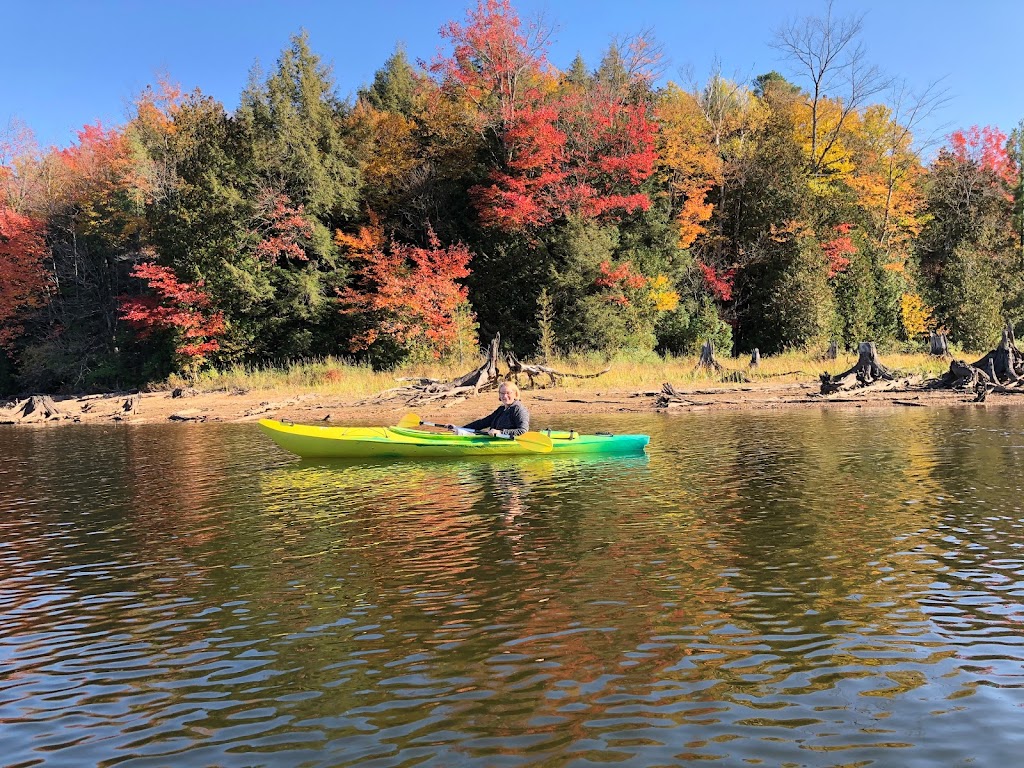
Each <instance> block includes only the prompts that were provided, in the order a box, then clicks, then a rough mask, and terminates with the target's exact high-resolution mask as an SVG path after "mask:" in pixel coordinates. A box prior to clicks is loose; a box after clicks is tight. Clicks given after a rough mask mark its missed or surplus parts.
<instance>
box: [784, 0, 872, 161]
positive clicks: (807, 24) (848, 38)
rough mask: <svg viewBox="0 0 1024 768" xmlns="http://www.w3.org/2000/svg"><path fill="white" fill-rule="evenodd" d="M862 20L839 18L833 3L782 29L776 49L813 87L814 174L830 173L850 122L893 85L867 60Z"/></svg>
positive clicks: (810, 105)
mask: <svg viewBox="0 0 1024 768" xmlns="http://www.w3.org/2000/svg"><path fill="white" fill-rule="evenodd" d="M863 26H864V17H863V14H861V15H859V16H848V17H836V16H834V15H833V0H827V3H826V6H825V13H824V15H822V16H807V17H805V18H803V19H799V20H794V21H792V22H790V23H789V24H786V25H784V26H782V27H780V28H779V29H778V30H777V31H776V34H775V42H774V44H775V46H776V47H777V48H778V49H779V50H780V51H782V53H783V54H784V55H785V56H786V57H787V58H788V59H789V60H790V61H791V62H792V63H793V66H794V70H795V71H796V72H797V73H799V75H800V76H801V77H802V78H805V79H806V81H807V82H808V84H809V86H810V87H809V89H808V92H807V96H806V102H805V103H806V104H807V107H808V108H809V110H810V120H809V126H808V128H807V136H808V147H807V164H808V167H809V169H810V171H811V173H812V175H815V176H818V175H823V174H827V173H829V172H830V171H831V170H832V168H831V166H832V163H833V161H834V158H835V153H834V150H835V148H836V144H837V142H839V141H840V139H841V136H842V133H843V128H844V126H845V124H846V121H847V120H848V119H849V118H850V116H851V115H854V114H855V113H856V112H857V110H859V109H860V108H861V107H863V106H865V105H866V104H867V100H868V99H870V98H871V97H872V96H874V95H876V94H878V93H880V92H881V91H883V90H884V89H885V88H886V87H887V86H888V84H889V81H888V80H887V79H886V78H885V77H884V76H883V75H882V74H881V72H880V71H879V70H878V68H877V67H876V66H875V65H873V64H871V63H870V62H869V61H868V60H867V53H866V51H865V48H864V45H863V43H862V42H861V41H860V36H861V32H862V31H863Z"/></svg>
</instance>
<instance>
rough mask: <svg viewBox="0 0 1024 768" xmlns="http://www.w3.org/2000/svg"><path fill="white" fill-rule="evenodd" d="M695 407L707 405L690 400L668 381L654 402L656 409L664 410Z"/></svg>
mask: <svg viewBox="0 0 1024 768" xmlns="http://www.w3.org/2000/svg"><path fill="white" fill-rule="evenodd" d="M693 405H706V403H698V402H696V401H694V400H690V399H689V398H688V397H687V396H686V394H685V393H683V392H680V391H679V390H678V389H676V388H675V387H673V386H672V385H671V384H670V383H668V382H667V381H666V382H665V383H664V384H662V385H661V392H659V393H658V395H657V399H656V400H655V401H654V407H655V408H662V409H668V408H685V407H687V406H693Z"/></svg>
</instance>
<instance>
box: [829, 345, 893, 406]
mask: <svg viewBox="0 0 1024 768" xmlns="http://www.w3.org/2000/svg"><path fill="white" fill-rule="evenodd" d="M896 379H897V374H896V372H895V371H892V370H890V369H889V368H887V367H886V366H884V365H883V364H882V361H881V360H879V359H878V350H877V349H876V348H875V343H874V342H873V341H862V342H861V343H860V346H859V347H858V356H857V362H856V363H855V364H854V366H853V367H852V368H850V369H849V370H848V371H843V372H842V373H838V374H836V375H835V376H830V375H829V374H827V373H823V374H821V394H823V395H831V394H833V393H835V392H845V391H849V390H852V389H865V388H867V387H870V388H872V389H890V388H892V386H895V384H893V382H895V381H896Z"/></svg>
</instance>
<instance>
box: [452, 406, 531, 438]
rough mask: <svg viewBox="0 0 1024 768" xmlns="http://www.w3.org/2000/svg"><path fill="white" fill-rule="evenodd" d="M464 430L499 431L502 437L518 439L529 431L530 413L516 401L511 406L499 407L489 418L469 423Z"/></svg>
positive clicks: (485, 417)
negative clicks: (507, 436)
mask: <svg viewBox="0 0 1024 768" xmlns="http://www.w3.org/2000/svg"><path fill="white" fill-rule="evenodd" d="M465 428H466V429H476V430H479V431H483V430H485V429H500V430H501V433H502V434H503V435H509V436H511V437H518V436H519V435H521V434H523V433H525V432H529V431H530V412H529V411H528V410H526V406H525V405H523V404H522V403H521V402H519V401H518V400H516V401H515V402H514V403H512V404H511V405H499V406H498V409H497V410H496V411H495V412H494V413H492V414H491V415H490V416H484V417H483V418H482V419H477V420H476V421H471V422H470V423H469V424H467V425H466V427H465Z"/></svg>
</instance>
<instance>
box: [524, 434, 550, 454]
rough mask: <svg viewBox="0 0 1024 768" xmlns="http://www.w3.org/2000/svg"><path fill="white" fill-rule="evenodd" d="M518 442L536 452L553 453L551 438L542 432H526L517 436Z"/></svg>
mask: <svg viewBox="0 0 1024 768" xmlns="http://www.w3.org/2000/svg"><path fill="white" fill-rule="evenodd" d="M516 442H517V443H519V444H520V445H521V446H523V448H526V449H527V450H530V451H535V452H536V453H551V448H552V445H551V438H550V437H548V436H547V435H542V434H541V433H540V432H524V433H523V434H521V435H519V436H518V437H517V438H516Z"/></svg>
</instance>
